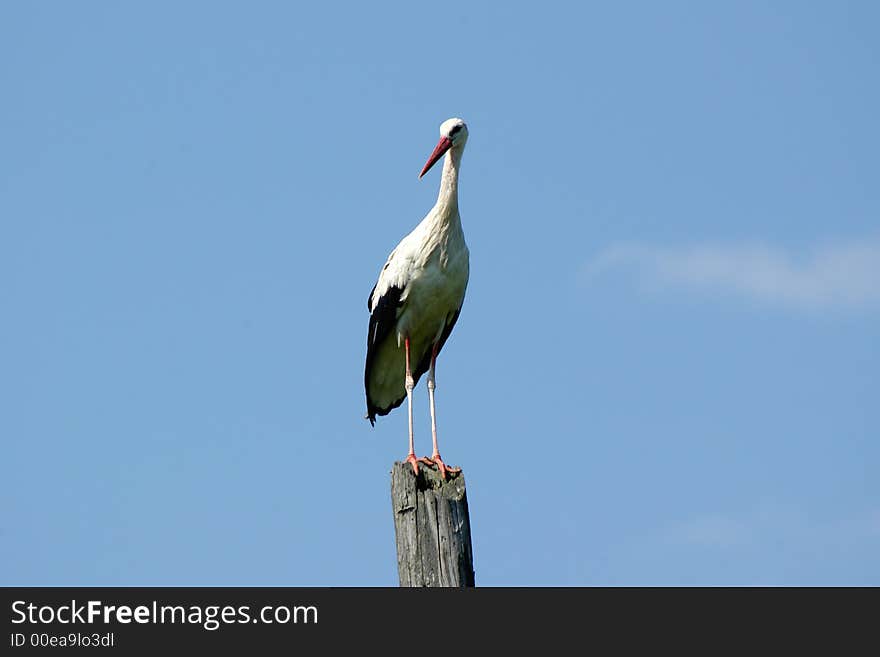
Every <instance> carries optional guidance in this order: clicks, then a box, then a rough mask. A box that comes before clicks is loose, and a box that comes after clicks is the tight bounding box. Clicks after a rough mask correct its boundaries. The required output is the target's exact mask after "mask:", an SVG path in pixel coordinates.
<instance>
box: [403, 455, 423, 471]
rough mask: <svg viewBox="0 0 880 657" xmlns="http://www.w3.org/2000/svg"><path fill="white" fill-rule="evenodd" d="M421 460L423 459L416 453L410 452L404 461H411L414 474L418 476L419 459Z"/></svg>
mask: <svg viewBox="0 0 880 657" xmlns="http://www.w3.org/2000/svg"><path fill="white" fill-rule="evenodd" d="M421 460H422V459H417V458H416V455H415V454H413V453H410V454H409V456H407V457H406V460H405V461H404V463H409V464H410V465H411V466H412V469H413V474H415V476H416V477H418V476H419V461H421Z"/></svg>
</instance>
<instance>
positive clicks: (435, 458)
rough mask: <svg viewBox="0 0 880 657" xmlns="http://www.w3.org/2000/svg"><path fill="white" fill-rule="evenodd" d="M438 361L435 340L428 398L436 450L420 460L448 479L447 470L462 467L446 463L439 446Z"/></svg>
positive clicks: (432, 349) (459, 470)
mask: <svg viewBox="0 0 880 657" xmlns="http://www.w3.org/2000/svg"><path fill="white" fill-rule="evenodd" d="M436 363H437V343H436V342H435V343H434V345H433V346H432V347H431V369H430V371H429V372H428V399H429V401H430V403H431V440H432V442H433V447H434V451H433V453H432V454H431V458H428V457H423V458H420V459H419V461H421V462H422V463H425V464H427V465H435V466H437V469H438V470H439V471H440V477H441V478H443V479H446V473H447V472H452V473H458V472H461V468H452V467H449V466H448V465H446V464H445V463H444V462H443V459H441V458H440V449H439V448H438V447H437V413H436V411H435V410H434V389H435V388H436V387H437V383H436V380H435V377H434V374H435V369H436V368H435V366H436Z"/></svg>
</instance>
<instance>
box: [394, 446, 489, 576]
mask: <svg viewBox="0 0 880 657" xmlns="http://www.w3.org/2000/svg"><path fill="white" fill-rule="evenodd" d="M447 476H448V479H447V480H446V481H443V480H442V479H441V478H440V473H439V472H437V471H436V470H435V469H433V468H431V467H430V466H427V465H420V466H419V475H418V477H416V475H415V474H413V471H412V466H411V465H410V464H409V463H401V462H396V463H395V464H394V466H393V467H392V469H391V504H392V506H393V508H394V533H395V536H396V537H397V571H398V574H399V575H400V585H401V586H455V587H465V586H474V555H473V550H472V548H471V523H470V519H469V518H468V505H467V494H466V491H465V487H464V473H461V472H460V473H458V474H457V475H447Z"/></svg>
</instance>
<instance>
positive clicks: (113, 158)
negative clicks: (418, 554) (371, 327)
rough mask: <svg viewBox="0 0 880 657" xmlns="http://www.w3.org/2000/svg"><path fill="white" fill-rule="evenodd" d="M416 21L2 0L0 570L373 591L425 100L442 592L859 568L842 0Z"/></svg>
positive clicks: (865, 204)
mask: <svg viewBox="0 0 880 657" xmlns="http://www.w3.org/2000/svg"><path fill="white" fill-rule="evenodd" d="M416 4H417V3H399V4H382V3H379V4H376V3H373V4H369V5H367V4H359V5H350V4H332V3H322V4H321V5H320V7H318V6H315V7H311V8H306V7H300V6H296V5H295V4H294V3H251V4H249V5H247V6H245V5H244V4H242V3H235V4H233V3H214V2H212V3H195V2H194V3H185V4H181V3H149V4H140V5H135V4H134V3H125V4H122V3H98V2H88V3H60V2H58V3H40V4H33V3H26V4H22V3H18V4H16V5H12V4H7V5H5V6H4V7H3V8H2V9H0V84H2V92H3V98H4V100H3V103H2V104H0V125H2V128H0V136H2V137H0V143H2V152H3V156H2V157H0V312H2V321H0V399H2V406H0V409H2V410H0V440H2V448H3V460H2V461H3V476H2V478H0V503H2V507H3V513H2V520H0V582H2V583H3V584H21V585H24V584H30V585H52V584H58V585H80V584H81V585H199V584H201V585H248V584H250V585H276V584H277V585H330V586H340V585H376V586H385V585H396V583H397V573H396V562H395V555H394V542H393V524H392V518H391V508H390V500H389V471H390V466H391V463H392V462H393V461H394V460H397V459H401V458H403V457H404V456H405V454H406V417H405V413H404V412H402V411H397V412H395V413H394V414H392V415H391V416H389V417H387V418H381V419H380V421H379V422H378V423H377V426H376V427H375V428H374V429H371V428H370V426H369V423H367V422H366V421H365V420H364V419H363V413H364V398H363V387H362V383H363V380H362V377H363V359H364V353H365V335H366V327H367V319H368V316H367V311H366V308H365V306H366V298H367V295H368V293H369V291H370V289H371V287H372V285H373V283H374V281H375V278H376V276H377V275H378V272H379V268H380V267H381V265H382V264H383V262H384V260H385V257H386V256H387V254H388V252H389V251H390V250H391V248H393V247H394V245H395V244H396V243H397V241H398V240H399V239H400V238H401V237H402V236H403V235H404V234H406V233H407V232H408V231H409V230H410V229H411V228H412V227H413V226H414V225H415V224H416V223H417V222H418V221H419V220H420V219H421V218H422V217H423V216H424V214H425V212H426V211H427V210H428V209H429V208H430V206H431V205H432V204H433V202H434V200H435V197H436V191H437V184H438V174H437V172H436V171H432V172H431V173H430V174H429V175H427V176H426V177H425V178H424V179H423V180H421V181H419V180H417V175H418V172H419V170H420V169H421V166H422V165H423V164H424V161H425V159H426V157H427V156H428V154H429V153H430V151H431V149H432V148H433V146H434V144H435V142H436V139H437V129H438V126H439V124H440V122H441V121H443V120H444V119H446V118H448V117H450V116H456V115H457V116H461V117H463V118H464V119H465V120H466V121H467V122H468V125H469V128H470V139H469V143H468V149H467V152H466V153H465V156H464V162H463V167H462V181H461V208H462V210H461V212H462V220H463V225H464V230H465V234H466V238H467V240H468V244H469V246H470V251H471V280H470V285H469V288H468V294H467V299H466V302H465V307H464V310H463V312H462V315H461V318H460V320H459V323H458V325H457V327H456V329H455V332H454V333H453V336H452V338H451V339H450V341H449V343H448V344H447V346H446V348H445V350H444V352H443V354H442V356H441V359H440V361H439V365H438V388H437V403H438V416H439V417H438V422H439V428H440V441H441V450H442V453H443V455H444V458H445V459H446V460H447V462H449V463H454V464H459V465H461V466H462V467H463V468H464V470H465V473H466V476H467V482H468V497H469V500H470V511H471V522H472V531H473V536H474V551H475V566H476V575H477V583H478V584H482V585H501V586H504V585H594V584H606V585H620V584H651V585H656V584H659V585H680V584H696V585H714V584H735V585H739V584H781V585H801V584H816V585H826V584H873V585H878V584H880V559H878V556H877V555H878V554H880V483H878V477H877V472H878V469H880V445H878V438H880V435H878V434H880V432H878V429H880V404H878V398H880V395H878V392H880V391H878V375H877V373H878V371H880V352H878V345H880V226H878V221H880V184H878V183H880V180H878V174H880V155H878V153H880V127H878V125H880V122H878V119H877V117H878V116H880V89H878V86H877V84H876V75H877V70H878V65H880V33H878V31H880V30H878V25H880V9H878V7H877V5H876V3H870V2H863V3H861V2H848V3H832V2H812V3H800V2H773V3H767V2H735V3H734V2H731V3H697V2H692V3H691V2H687V3H683V2H667V3H649V2H644V3H638V2H632V3H630V2H627V3H601V4H600V3H571V4H567V3H563V4H557V3H553V2H546V3H540V4H533V3H528V4H517V3H513V4H510V5H507V6H505V7H504V8H501V7H500V6H499V5H497V4H489V3H485V4H479V3H468V4H467V5H464V4H461V5H445V6H444V5H437V4H423V3H422V4H421V6H414V5H416ZM415 408H416V431H417V433H416V447H417V451H418V452H420V453H428V452H429V451H430V431H429V420H428V416H427V394H426V391H425V389H424V384H422V385H420V386H419V388H418V390H417V395H416V407H415Z"/></svg>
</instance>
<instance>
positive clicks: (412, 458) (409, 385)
mask: <svg viewBox="0 0 880 657" xmlns="http://www.w3.org/2000/svg"><path fill="white" fill-rule="evenodd" d="M403 348H404V350H405V351H406V380H405V386H406V401H407V408H408V410H409V454H407V456H406V461H404V462H405V463H409V464H410V465H412V469H413V472H414V473H415V474H416V475H418V474H419V464H418V459H416V452H415V449H414V447H413V410H412V391H413V377H412V370H411V369H410V366H409V338H404V339H403Z"/></svg>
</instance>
